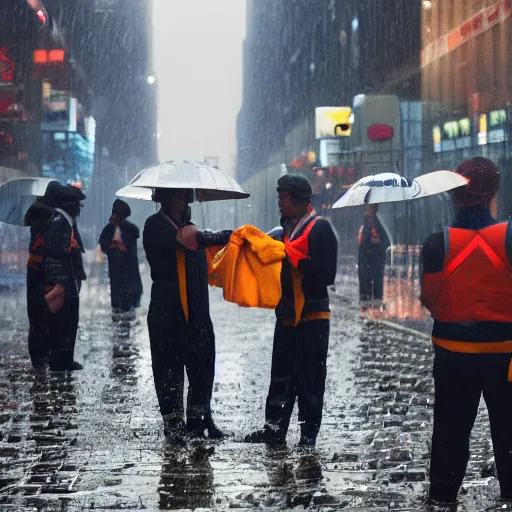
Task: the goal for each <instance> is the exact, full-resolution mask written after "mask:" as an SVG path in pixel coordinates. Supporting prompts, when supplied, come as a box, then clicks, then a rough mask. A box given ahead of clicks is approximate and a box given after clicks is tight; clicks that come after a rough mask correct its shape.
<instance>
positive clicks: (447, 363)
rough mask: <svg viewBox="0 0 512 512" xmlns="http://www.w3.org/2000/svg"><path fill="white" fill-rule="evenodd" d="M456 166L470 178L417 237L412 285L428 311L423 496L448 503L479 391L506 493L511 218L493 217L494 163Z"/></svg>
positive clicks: (511, 472) (459, 477)
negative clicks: (437, 227) (427, 450)
mask: <svg viewBox="0 0 512 512" xmlns="http://www.w3.org/2000/svg"><path fill="white" fill-rule="evenodd" d="M457 173H459V174H461V175H462V176H464V177H466V178H468V179H469V183H468V184H467V185H465V186H463V187H459V188H456V189H454V191H453V195H454V198H455V202H456V206H457V208H458V212H457V216H456V219H455V222H454V223H453V224H452V225H451V226H450V227H449V228H446V229H445V230H444V231H443V232H440V233H435V234H433V235H431V236H430V237H429V238H427V240H426V241H425V243H424V244H423V254H422V259H423V274H422V292H421V301H422V303H423V304H424V305H425V306H426V307H427V308H428V309H429V311H430V312H431V313H432V317H433V318H434V327H433V331H432V342H433V344H434V350H435V358H434V385H435V405H434V432H433V436H432V451H431V461H430V498H431V499H432V500H433V501H434V502H440V503H439V504H441V503H442V504H444V505H446V504H451V507H452V508H451V509H453V510H455V509H456V507H457V505H456V500H457V495H458V492H459V489H460V487H461V485H462V482H463V479H464V473H465V471H466V466H467V463H468V459H469V440H470V435H471V430H472V428H473V424H474V422H475V418H476V416H477V413H478V409H479V404H480V399H481V397H482V394H483V397H484V400H485V403H486V405H487V411H488V413H489V420H490V427H491V437H492V445H493V450H494V459H495V461H496V471H497V474H498V480H499V483H500V488H501V496H502V498H503V499H505V500H507V501H508V502H510V501H512V359H511V356H512V224H511V222H510V221H509V222H498V221H497V220H496V217H497V196H498V189H499V185H500V173H499V171H498V169H497V167H496V166H495V165H494V163H493V162H491V161H490V160H487V159H486V158H481V157H476V158H472V159H470V160H466V161H465V162H462V163H461V164H460V165H459V167H458V169H457ZM478 435H479V436H481V435H482V434H481V433H480V432H479V434H478ZM501 508H507V506H506V505H503V506H502V507H501ZM489 510H490V509H489ZM496 510H497V508H496Z"/></svg>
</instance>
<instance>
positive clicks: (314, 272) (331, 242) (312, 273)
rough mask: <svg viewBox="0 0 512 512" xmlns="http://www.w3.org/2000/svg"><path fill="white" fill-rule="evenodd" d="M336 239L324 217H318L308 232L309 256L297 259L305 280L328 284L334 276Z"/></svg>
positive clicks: (322, 284) (321, 284) (317, 283)
mask: <svg viewBox="0 0 512 512" xmlns="http://www.w3.org/2000/svg"><path fill="white" fill-rule="evenodd" d="M337 261H338V240H337V239H336V235H335V234H334V231H333V229H332V227H331V224H330V223H329V221H327V220H326V219H319V220H318V221H317V222H316V224H315V226H314V227H313V229H312V230H311V233H310V234H309V258H304V259H302V260H300V261H299V264H298V267H297V268H298V269H299V271H300V272H301V273H302V274H303V276H304V280H305V282H306V283H307V282H310V283H311V284H315V285H316V286H329V285H331V284H333V283H334V280H335V278H336V270H337Z"/></svg>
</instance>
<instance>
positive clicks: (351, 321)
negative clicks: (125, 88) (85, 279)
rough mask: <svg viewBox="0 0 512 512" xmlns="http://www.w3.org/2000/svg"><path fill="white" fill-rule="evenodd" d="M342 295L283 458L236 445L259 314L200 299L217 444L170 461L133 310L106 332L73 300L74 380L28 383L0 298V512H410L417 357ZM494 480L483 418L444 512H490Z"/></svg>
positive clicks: (418, 344)
mask: <svg viewBox="0 0 512 512" xmlns="http://www.w3.org/2000/svg"><path fill="white" fill-rule="evenodd" d="M349 288H350V287H349V286H347V285H346V284H345V290H343V284H342V283H341V282H340V283H338V286H337V289H336V293H335V294H333V322H332V331H331V343H330V353H329V359H328V378H327V387H326V396H325V409H324V420H323V425H322V429H321V432H320V437H319V440H318V445H317V448H316V450H304V449H300V448H297V447H296V443H297V442H298V438H299V436H298V426H297V421H296V411H294V416H293V421H292V425H291V428H290V433H289V435H288V445H287V447H285V448H281V449H270V448H266V447H265V446H260V445H246V444H244V443H242V442H240V441H241V438H242V436H243V435H244V434H245V433H247V432H249V431H251V430H252V429H254V428H258V427H260V426H261V425H262V423H263V413H264V400H265V396H266V392H267V388H268V383H269V375H270V358H271V350H272V333H273V313H272V312H267V311H260V310H240V309H238V308H237V307H235V306H233V305H230V304H226V303H224V302H223V301H222V299H221V294H220V293H219V291H218V290H214V291H212V293H211V303H212V318H213V321H214V325H215V329H216V336H217V376H216V381H215V388H214V395H213V396H214V398H213V400H214V401H213V408H214V417H215V419H216V421H217V423H218V425H219V426H220V427H221V428H223V429H225V430H226V431H227V432H229V433H230V434H231V435H230V437H229V438H228V439H227V440H225V441H222V442H209V441H196V442H190V443H189V444H188V445H187V446H186V447H182V448H176V447H175V446H172V445H169V444H167V443H166V441H165V440H164V438H163V427H162V424H161V420H160V417H159V413H158V409H157V402H156V396H155V393H154V388H153V381H152V375H151V365H150V354H149V342H148V336H147V329H146V325H145V308H142V310H141V311H140V312H139V313H138V316H137V318H136V319H135V320H132V321H123V322H118V323H116V324H113V322H112V319H111V316H110V311H109V297H108V291H107V289H106V288H105V287H104V286H103V287H97V286H88V287H86V288H85V289H84V292H83V304H82V306H83V307H82V313H81V325H80V331H79V340H78V342H77V360H79V362H82V363H83V364H84V370H83V371H80V372H75V373H73V374H66V373H62V374H53V375H39V374H37V373H35V372H34V371H32V370H31V368H30V364H29V360H28V353H27V350H26V320H25V313H24V309H23V308H24V300H23V292H22V291H20V292H19V297H16V296H10V297H5V296H4V297H2V298H1V299H0V303H1V307H2V310H3V312H4V314H3V317H2V320H0V327H1V332H2V351H1V353H0V395H1V397H2V400H1V401H0V404H1V407H0V467H1V471H0V511H2V512H3V511H28V510H38V511H52V512H53V511H70V512H74V511H79V510H101V511H113V510H148V511H153V510H194V509H195V510H201V509H203V510H205V509H208V510H210V509H211V510H227V509H230V508H234V509H240V510H255V509H261V510H286V509H294V510H304V509H307V508H308V507H309V508H311V509H314V510H345V511H347V512H355V511H359V512H364V511H376V512H380V511H389V510H401V511H413V510H414V511H416V510H425V508H424V506H423V505H422V500H423V498H424V495H425V491H426V488H427V482H428V457H429V443H430V435H431V430H432V424H431V421H432V405H433V394H432V391H433V389H432V379H431V368H432V366H431V365H432V350H431V346H430V342H429V340H428V338H427V337H426V336H419V335H412V334H408V333H406V332H400V331H397V330H393V329H391V328H390V327H388V326H387V325H385V324H382V323H379V322H376V321H371V320H369V319H368V318H361V317H360V315H359V306H358V304H357V302H356V301H355V300H354V292H353V290H352V291H350V290H349ZM148 290H149V288H148V286H146V292H147V291H148ZM146 306H147V304H146ZM493 474H494V464H493V459H492V448H491V442H490V436H489V431H488V424H487V419H486V416H485V409H484V407H483V406H482V408H481V411H480V414H479V417H478V419H477V422H476V424H475V428H474V430H473V436H472V445H471V459H470V463H469V467H468V472H467V478H466V480H465V483H464V489H463V491H462V494H461V500H460V501H461V504H460V505H459V511H467V512H469V511H482V510H485V509H486V507H488V506H494V505H496V502H495V500H494V498H495V496H496V495H497V494H498V486H497V482H496V480H495V479H494V477H493Z"/></svg>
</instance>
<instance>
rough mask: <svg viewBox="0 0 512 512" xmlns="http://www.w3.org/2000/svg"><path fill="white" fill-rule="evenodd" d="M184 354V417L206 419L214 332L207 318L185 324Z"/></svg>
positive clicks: (213, 350)
mask: <svg viewBox="0 0 512 512" xmlns="http://www.w3.org/2000/svg"><path fill="white" fill-rule="evenodd" d="M185 354H186V355H185V366H186V369H187V377H188V396H187V421H189V420H199V421H201V420H209V419H210V418H211V399H212V391H213V379H214V376H215V334H214V331H213V325H212V322H211V320H210V319H209V318H208V319H204V320H201V321H197V322H194V323H193V324H191V325H189V326H188V332H187V344H186V347H185Z"/></svg>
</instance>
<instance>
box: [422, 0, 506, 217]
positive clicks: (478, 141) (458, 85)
mask: <svg viewBox="0 0 512 512" xmlns="http://www.w3.org/2000/svg"><path fill="white" fill-rule="evenodd" d="M511 46H512V1H511V0H486V1H483V2H473V1H471V0H443V1H440V0H432V1H426V0H424V1H423V2H422V59H421V66H422V99H423V104H424V124H425V129H424V144H425V148H427V150H426V151H425V155H426V157H427V158H430V159H431V163H430V165H429V166H430V167H432V168H447V169H451V168H454V167H456V165H457V164H458V163H459V162H460V161H461V160H463V159H465V158H467V157H470V156H478V155H481V156H484V157H487V158H490V159H491V160H493V161H494V162H496V163H497V164H498V165H499V167H500V169H501V170H502V188H503V189H504V190H510V189H511V188H512V156H511V151H512V143H511V134H512V63H511V61H510V55H509V53H510V48H511ZM500 209H501V214H502V215H504V216H509V215H511V214H512V199H510V194H508V193H503V194H502V195H501V197H500Z"/></svg>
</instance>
